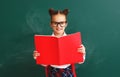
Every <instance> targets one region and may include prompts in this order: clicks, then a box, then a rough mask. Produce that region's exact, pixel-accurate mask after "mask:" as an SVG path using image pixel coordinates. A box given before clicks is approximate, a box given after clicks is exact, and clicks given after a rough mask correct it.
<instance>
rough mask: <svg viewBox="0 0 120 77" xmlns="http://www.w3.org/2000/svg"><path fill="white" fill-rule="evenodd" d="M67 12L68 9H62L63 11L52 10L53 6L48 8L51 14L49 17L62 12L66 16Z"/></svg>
mask: <svg viewBox="0 0 120 77" xmlns="http://www.w3.org/2000/svg"><path fill="white" fill-rule="evenodd" d="M68 12H69V10H68V9H64V10H63V11H62V10H54V9H53V8H50V9H49V15H50V16H51V18H52V16H53V15H57V14H64V15H65V16H67V15H68Z"/></svg>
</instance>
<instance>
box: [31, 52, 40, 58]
mask: <svg viewBox="0 0 120 77" xmlns="http://www.w3.org/2000/svg"><path fill="white" fill-rule="evenodd" d="M38 56H40V53H38V51H34V52H33V58H34V59H36V58H37V57H38Z"/></svg>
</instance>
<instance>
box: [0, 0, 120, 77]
mask: <svg viewBox="0 0 120 77" xmlns="http://www.w3.org/2000/svg"><path fill="white" fill-rule="evenodd" d="M49 8H54V9H61V10H62V9H64V8H68V9H69V10H70V13H69V15H68V27H67V29H66V33H68V34H69V33H74V32H78V31H80V32H81V33H82V41H83V44H84V45H85V47H86V52H87V55H86V61H85V63H84V64H81V65H79V64H76V72H77V77H120V74H119V71H120V61H119V55H120V50H119V49H120V0H1V1H0V77H45V72H44V71H45V70H44V67H42V66H40V65H36V64H35V60H34V59H33V56H32V53H33V50H34V39H33V36H34V34H45V35H50V34H51V33H52V30H51V28H50V27H49V21H50V17H49V14H48V9H49Z"/></svg>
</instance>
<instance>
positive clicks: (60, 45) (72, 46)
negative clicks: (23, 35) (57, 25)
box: [34, 32, 83, 65]
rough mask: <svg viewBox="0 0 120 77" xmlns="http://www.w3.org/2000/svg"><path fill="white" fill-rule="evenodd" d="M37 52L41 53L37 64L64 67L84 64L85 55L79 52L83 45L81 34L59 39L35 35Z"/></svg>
mask: <svg viewBox="0 0 120 77" xmlns="http://www.w3.org/2000/svg"><path fill="white" fill-rule="evenodd" d="M34 42H35V48H36V51H38V52H39V53H40V56H38V57H37V59H36V63H37V64H46V65H63V64H72V63H77V62H83V54H82V53H80V52H78V48H79V47H80V45H81V34H80V32H77V33H73V34H69V35H67V36H62V37H60V38H57V37H55V36H47V35H35V36H34Z"/></svg>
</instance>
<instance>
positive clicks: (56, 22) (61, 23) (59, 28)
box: [50, 14, 67, 34]
mask: <svg viewBox="0 0 120 77" xmlns="http://www.w3.org/2000/svg"><path fill="white" fill-rule="evenodd" d="M50 25H51V27H52V29H53V31H54V33H55V34H63V33H64V30H65V28H66V26H67V21H66V16H65V15H64V14H57V15H53V16H52V19H51V24H50Z"/></svg>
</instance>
